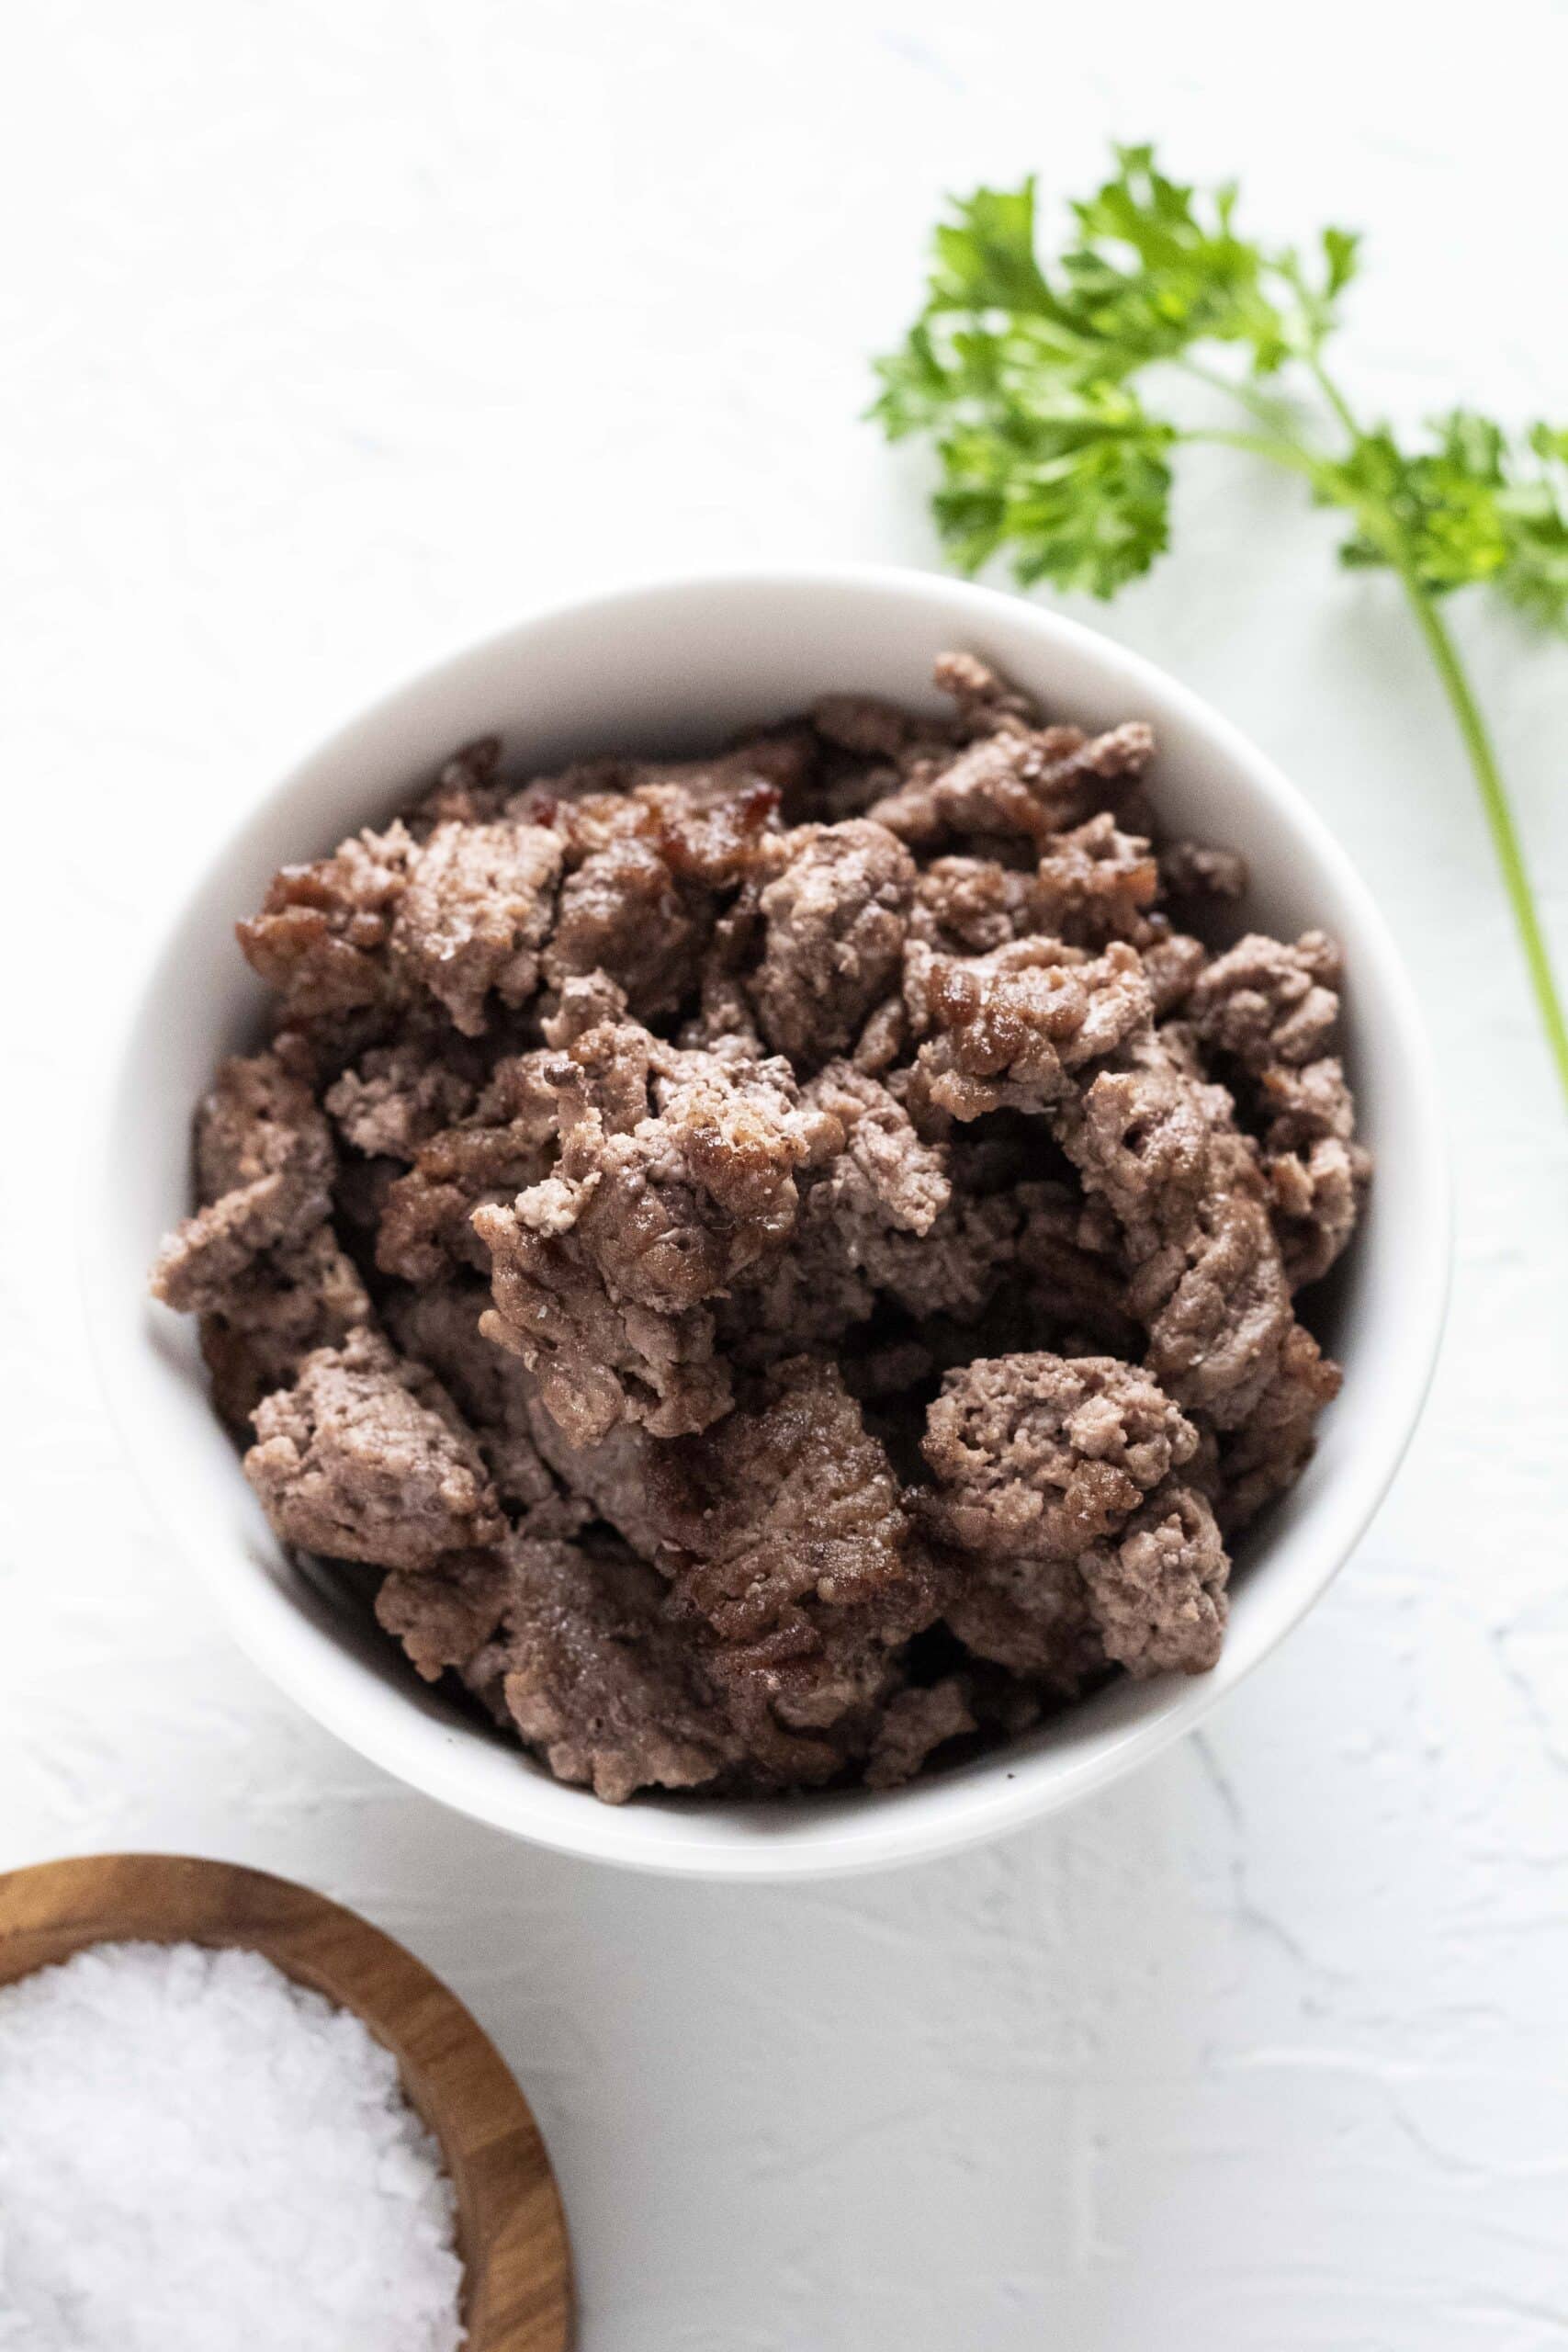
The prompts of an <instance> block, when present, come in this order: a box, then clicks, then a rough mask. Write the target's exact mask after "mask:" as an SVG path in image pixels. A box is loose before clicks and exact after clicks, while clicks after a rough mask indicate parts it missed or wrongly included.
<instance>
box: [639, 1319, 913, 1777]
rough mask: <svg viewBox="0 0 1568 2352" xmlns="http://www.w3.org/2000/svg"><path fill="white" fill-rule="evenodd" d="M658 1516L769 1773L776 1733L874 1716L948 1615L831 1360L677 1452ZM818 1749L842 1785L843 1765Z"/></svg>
mask: <svg viewBox="0 0 1568 2352" xmlns="http://www.w3.org/2000/svg"><path fill="white" fill-rule="evenodd" d="M655 1507H656V1510H657V1512H658V1515H659V1518H660V1524H661V1527H662V1529H663V1531H664V1534H665V1538H666V1543H667V1546H668V1548H667V1549H666V1550H665V1551H664V1552H663V1554H662V1555H661V1557H660V1565H661V1566H663V1567H664V1568H665V1569H666V1570H667V1571H668V1572H669V1573H670V1575H671V1577H672V1585H671V1605H672V1607H673V1608H674V1610H675V1611H677V1613H678V1614H679V1615H680V1616H681V1617H682V1619H683V1620H685V1621H686V1622H687V1623H690V1624H692V1625H693V1626H694V1629H695V1630H696V1631H697V1632H698V1634H700V1637H701V1644H702V1648H703V1655H704V1657H705V1664H706V1669H707V1671H708V1672H709V1673H710V1674H711V1675H714V1676H715V1677H716V1678H717V1679H718V1681H719V1684H720V1687H721V1688H722V1689H723V1690H724V1691H725V1693H726V1697H727V1701H728V1703H729V1705H730V1706H731V1708H732V1710H733V1711H736V1719H737V1721H738V1723H739V1726H740V1728H741V1730H742V1732H743V1734H744V1736H746V1737H747V1739H748V1743H749V1745H751V1746H752V1747H753V1748H754V1749H756V1748H757V1747H758V1745H759V1743H761V1747H762V1749H763V1753H762V1754H761V1766H762V1769H764V1770H766V1769H768V1757H767V1753H766V1749H767V1746H768V1724H769V1722H770V1720H771V1722H772V1724H773V1725H774V1726H776V1727H778V1729H779V1730H780V1731H781V1732H782V1733H784V1734H793V1733H804V1734H806V1735H808V1736H809V1735H812V1734H823V1733H828V1732H830V1731H831V1730H832V1729H833V1727H834V1726H835V1725H836V1724H841V1723H842V1722H843V1721H844V1719H845V1718H846V1717H848V1716H850V1715H851V1714H852V1713H854V1712H855V1711H856V1710H862V1709H864V1708H866V1707H867V1706H870V1705H873V1704H874V1703H875V1702H876V1701H877V1699H878V1698H879V1697H880V1696H882V1695H883V1693H884V1692H885V1691H886V1686H887V1682H888V1679H889V1673H890V1666H891V1656H892V1653H893V1652H894V1651H895V1650H896V1649H897V1646H898V1645H901V1644H902V1643H904V1642H907V1641H908V1639H909V1638H910V1636H911V1635H912V1634H915V1633H918V1632H919V1631H920V1630H921V1629H922V1628H923V1627H924V1626H926V1625H928V1624H930V1623H931V1622H932V1621H933V1619H934V1618H935V1617H936V1616H937V1615H938V1614H939V1613H940V1609H941V1601H942V1580H941V1578H940V1576H939V1574H938V1571H937V1567H936V1564H935V1563H934V1561H933V1560H932V1558H931V1555H930V1554H929V1552H928V1551H927V1549H926V1547H925V1545H924V1544H922V1543H921V1541H920V1539H919V1536H918V1534H917V1533H916V1532H915V1530H914V1528H913V1526H912V1524H911V1522H910V1521H909V1518H908V1513H907V1512H906V1510H905V1509H904V1506H903V1503H902V1500H901V1498H900V1495H899V1489H898V1482H897V1478H896V1477H895V1476H894V1475H893V1472H892V1468H891V1466H890V1464H889V1463H888V1460H887V1456H886V1453H885V1452H884V1450H883V1448H882V1447H881V1446H880V1445H879V1444H878V1443H877V1442H876V1441H875V1439H874V1438H873V1437H871V1436H870V1435H868V1433H867V1431H866V1430H865V1427H864V1424H863V1420H862V1418H861V1410H860V1408H859V1406H858V1405H857V1404H856V1403H855V1402H854V1399H853V1398H852V1397H851V1396H850V1395H849V1394H848V1392H847V1390H846V1389H845V1387H844V1384H843V1381H842V1379H841V1377H840V1374H839V1373H838V1371H837V1369H836V1367H834V1366H833V1365H831V1364H829V1363H826V1362H824V1361H822V1360H820V1359H818V1358H815V1357H809V1356H800V1357H795V1358H793V1359H792V1360H791V1361H790V1362H788V1363H782V1364H780V1365H778V1366H777V1367H776V1369H775V1370H774V1371H773V1372H772V1373H771V1374H768V1375H767V1378H766V1380H765V1381H764V1383H763V1385H762V1388H761V1397H760V1401H759V1402H757V1403H756V1404H754V1405H750V1406H748V1407H746V1408H742V1409H739V1410H738V1411H736V1412H733V1413H731V1414H730V1415H729V1416H728V1419H725V1420H723V1421H721V1422H720V1423H719V1424H718V1425H717V1427H716V1428H715V1429H713V1430H709V1431H708V1432H707V1433H706V1435H705V1436H703V1437H698V1438H691V1439H687V1440H685V1441H683V1442H682V1443H680V1444H679V1445H675V1446H671V1447H668V1448H666V1449H664V1450H663V1453H662V1454H661V1456H660V1462H659V1464H658V1469H657V1472H656V1486H655ZM817 1748H818V1767H817V1770H819V1771H822V1772H823V1773H824V1775H830V1773H831V1771H832V1770H834V1769H836V1766H837V1763H838V1761H839V1755H840V1751H837V1750H835V1749H834V1747H833V1743H832V1742H830V1741H829V1742H826V1743H824V1742H821V1741H818V1743H817ZM796 1760H797V1762H799V1763H802V1764H804V1763H806V1757H805V1753H804V1750H803V1751H802V1754H801V1755H800V1757H799V1758H797V1759H796ZM807 1775H808V1776H811V1777H815V1773H813V1772H812V1771H811V1769H810V1767H809V1766H807Z"/></svg>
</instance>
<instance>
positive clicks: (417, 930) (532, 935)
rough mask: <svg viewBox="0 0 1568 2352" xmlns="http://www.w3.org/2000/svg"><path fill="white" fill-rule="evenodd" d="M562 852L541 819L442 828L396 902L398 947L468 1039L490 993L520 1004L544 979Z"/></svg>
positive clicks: (478, 1025)
mask: <svg viewBox="0 0 1568 2352" xmlns="http://www.w3.org/2000/svg"><path fill="white" fill-rule="evenodd" d="M560 871H561V849H560V843H559V842H558V840H557V839H556V837H555V835H554V834H553V833H552V832H550V831H547V829H546V828H545V827H544V826H542V825H520V824H506V823H502V824H493V825H476V824H465V823H463V822H461V821H458V820H453V821H451V822H449V823H446V824H443V825H437V827H436V828H435V831H434V833H432V835H431V837H430V839H429V841H428V842H426V843H425V845H424V847H423V850H421V852H420V854H419V856H418V858H417V860H416V862H415V864H414V867H413V872H412V876H410V879H409V882H408V885H407V887H406V888H405V889H404V891H403V893H402V896H401V899H400V901H399V905H398V910H397V915H396V919H395V920H394V922H393V925H392V953H393V955H394V956H395V957H397V958H398V960H399V961H400V963H401V964H402V965H403V966H404V967H405V968H406V969H407V970H408V972H409V973H410V974H411V975H412V978H414V979H415V980H417V981H418V982H419V983H420V985H421V986H422V987H423V988H425V989H428V990H429V991H430V993H431V995H432V996H433V997H434V998H435V999H436V1001H438V1002H439V1003H441V1004H443V1005H445V1007H446V1011H447V1012H449V1013H450V1015H451V1017H452V1020H453V1021H454V1023H456V1024H457V1028H459V1029H460V1030H461V1031H462V1032H463V1034H464V1035H465V1036H469V1037H477V1036H478V1035H479V1032H480V1031H481V1030H482V1029H483V1028H484V1026H485V1013H486V1006H487V1002H488V1000H489V998H490V995H491V990H492V989H493V991H494V992H495V994H496V995H497V996H498V997H499V998H500V999H501V1001H502V1004H504V1005H508V1006H510V1007H512V1008H513V1010H515V1008H516V1007H518V1006H519V1005H523V1004H526V1003H527V1001H528V999H529V998H530V997H531V996H532V995H533V993H534V990H535V989H536V986H537V985H538V978H539V954H540V950H541V948H542V947H543V945H544V943H545V939H546V937H547V933H548V932H549V928H550V920H551V917H552V915H553V914H554V911H555V896H556V886H557V884H558V881H559V879H560Z"/></svg>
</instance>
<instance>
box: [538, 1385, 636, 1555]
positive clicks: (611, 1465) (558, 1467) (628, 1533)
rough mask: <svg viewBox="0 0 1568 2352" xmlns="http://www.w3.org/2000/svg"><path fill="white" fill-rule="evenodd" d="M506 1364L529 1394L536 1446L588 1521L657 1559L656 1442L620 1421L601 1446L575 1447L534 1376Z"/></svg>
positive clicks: (627, 1423)
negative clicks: (542, 1396)
mask: <svg viewBox="0 0 1568 2352" xmlns="http://www.w3.org/2000/svg"><path fill="white" fill-rule="evenodd" d="M507 1361H508V1362H509V1363H512V1365H513V1369H514V1372H515V1374H516V1377H517V1379H518V1381H519V1382H520V1383H521V1384H522V1385H523V1386H524V1387H525V1391H526V1394H527V1400H528V1405H527V1410H528V1427H529V1430H531V1431H532V1433H533V1438H534V1442H535V1444H536V1446H537V1448H538V1451H539V1453H540V1454H541V1455H542V1456H543V1458H544V1460H545V1461H546V1462H547V1463H548V1464H549V1466H550V1468H551V1469H552V1470H553V1471H554V1473H555V1475H556V1476H557V1477H558V1479H559V1481H560V1483H561V1486H562V1487H563V1488H564V1489H565V1491H566V1492H567V1493H568V1494H569V1495H570V1496H572V1497H574V1498H576V1499H577V1501H578V1504H579V1507H580V1508H581V1510H582V1511H583V1513H584V1514H585V1515H588V1516H592V1518H595V1519H602V1520H604V1521H605V1523H606V1525H608V1526H610V1527H613V1528H614V1529H615V1532H616V1534H617V1535H619V1536H620V1537H621V1538H622V1539H623V1541H624V1542H626V1544H630V1546H631V1548H632V1550H633V1551H634V1552H636V1553H637V1555H638V1556H639V1557H640V1558H642V1559H645V1560H651V1559H653V1558H654V1557H655V1555H657V1553H658V1550H659V1546H660V1541H661V1538H660V1531H659V1523H658V1521H657V1519H656V1517H655V1515H654V1511H653V1508H652V1502H651V1499H650V1498H651V1488H652V1479H653V1466H654V1463H655V1460H656V1458H657V1457H656V1454H655V1451H654V1447H655V1441H654V1440H653V1439H652V1438H650V1437H649V1434H648V1432H647V1430H642V1429H638V1428H637V1426H636V1425H635V1424H634V1423H633V1422H630V1421H619V1422H617V1423H616V1425H615V1428H614V1429H613V1430H611V1431H610V1433H609V1435H608V1436H607V1437H603V1438H601V1439H600V1440H599V1442H598V1443H597V1444H596V1445H573V1444H572V1443H571V1442H570V1440H569V1439H568V1437H567V1434H566V1432H565V1430H563V1429H562V1428H561V1425H560V1423H559V1422H558V1420H557V1419H556V1417H555V1415H554V1414H553V1413H550V1412H547V1410H546V1409H545V1407H544V1404H543V1403H542V1401H541V1399H540V1397H539V1392H538V1388H537V1385H536V1383H535V1380H534V1376H533V1374H531V1373H529V1372H527V1371H525V1368H524V1366H523V1365H522V1364H521V1363H518V1361H517V1359H516V1358H515V1357H514V1356H513V1357H509V1358H508V1359H507Z"/></svg>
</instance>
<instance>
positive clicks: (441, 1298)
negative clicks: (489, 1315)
mask: <svg viewBox="0 0 1568 2352" xmlns="http://www.w3.org/2000/svg"><path fill="white" fill-rule="evenodd" d="M489 1305H490V1293H489V1291H488V1290H487V1289H486V1288H485V1285H484V1284H483V1283H481V1282H479V1281H476V1280H473V1279H471V1278H463V1277H459V1278H457V1279H456V1280H453V1281H451V1282H446V1283H434V1284H433V1285H432V1286H431V1287H430V1288H428V1289H426V1290H417V1291H404V1292H401V1293H400V1295H398V1296H396V1297H395V1298H392V1299H389V1301H388V1303H387V1306H386V1310H385V1312H386V1319H387V1328H388V1329H389V1331H390V1332H391V1335H392V1337H393V1339H394V1340H396V1342H397V1344H398V1346H399V1347H400V1349H401V1351H402V1352H403V1353H404V1355H406V1356H408V1357H410V1358H411V1359H412V1361H413V1362H414V1363H423V1364H428V1366H429V1367H430V1369H431V1371H432V1372H434V1374H435V1375H436V1378H437V1379H438V1380H439V1381H440V1382H441V1385H442V1386H443V1387H444V1388H445V1389H446V1393H447V1395H448V1396H449V1397H451V1398H452V1400H453V1402H454V1404H456V1405H457V1408H458V1410H459V1411H460V1412H461V1413H462V1415H463V1417H464V1419H466V1420H467V1421H468V1424H469V1426H470V1427H471V1428H472V1430H473V1432H474V1435H475V1437H476V1438H477V1439H478V1441H479V1451H480V1453H482V1454H483V1456H484V1459H485V1464H486V1467H487V1468H488V1469H489V1471H490V1474H491V1477H492V1478H493V1479H494V1481H495V1487H496V1492H497V1493H498V1494H499V1495H500V1497H501V1498H502V1502H504V1503H505V1504H506V1505H507V1506H508V1508H509V1510H511V1511H512V1512H513V1514H514V1515H515V1516H518V1517H520V1518H521V1520H522V1521H523V1524H524V1526H525V1530H526V1532H528V1533H529V1534H531V1535H570V1534H573V1533H575V1532H576V1531H577V1529H578V1528H580V1527H581V1526H582V1525H583V1524H584V1522H585V1521H587V1520H588V1519H590V1518H591V1517H592V1510H591V1509H590V1506H589V1503H588V1501H587V1500H586V1499H585V1495H584V1490H583V1489H582V1488H581V1487H578V1488H576V1489H572V1488H570V1487H569V1488H563V1487H560V1486H558V1484H557V1482H556V1480H555V1478H554V1477H553V1476H552V1475H551V1470H550V1466H549V1464H547V1460H546V1458H545V1453H544V1450H543V1449H542V1448H541V1447H539V1446H538V1445H536V1443H535V1397H534V1386H533V1382H532V1380H531V1379H530V1377H529V1375H528V1374H527V1372H526V1371H525V1368H524V1367H523V1365H522V1364H521V1363H519V1362H518V1360H517V1358H516V1357H515V1356H514V1355H511V1354H509V1353H508V1351H506V1349H504V1348H498V1347H497V1346H496V1344H495V1342H494V1341H493V1340H487V1339H486V1338H485V1336H484V1334H483V1332H482V1331H481V1330H480V1329H479V1320H480V1317H482V1316H483V1314H484V1312H485V1310H486V1308H487V1307H488V1306H489Z"/></svg>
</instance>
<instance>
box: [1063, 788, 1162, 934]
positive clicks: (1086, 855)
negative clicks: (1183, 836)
mask: <svg viewBox="0 0 1568 2352" xmlns="http://www.w3.org/2000/svg"><path fill="white" fill-rule="evenodd" d="M1158 895H1159V869H1158V868H1157V866H1156V864H1155V861H1154V855H1153V853H1152V851H1151V850H1150V847H1149V844H1148V842H1146V841H1145V840H1144V839H1143V837H1142V835H1141V834H1137V833H1123V832H1119V831H1117V827H1116V820H1115V819H1114V818H1113V817H1111V816H1109V815H1107V814H1105V813H1103V812H1102V813H1101V814H1100V816H1098V817H1091V818H1090V819H1089V821H1088V823H1087V824H1083V825H1079V826H1077V829H1076V830H1075V831H1072V832H1070V833H1057V834H1055V836H1054V837H1053V838H1052V839H1051V840H1050V841H1048V842H1045V844H1044V854H1043V857H1042V858H1041V860H1040V864H1039V866H1038V868H1037V870H1036V874H1035V926H1034V927H1035V929H1036V930H1039V931H1043V932H1045V933H1048V934H1049V935H1050V936H1051V937H1052V938H1053V939H1065V940H1067V941H1068V942H1069V943H1070V944H1072V945H1073V946H1075V947H1103V946H1104V945H1105V944H1106V943H1107V941H1109V940H1112V939H1128V940H1131V941H1132V943H1133V944H1134V947H1144V946H1146V945H1148V944H1150V943H1151V942H1152V941H1153V940H1154V939H1156V938H1157V937H1159V936H1160V935H1161V933H1162V931H1163V929H1164V925H1163V923H1162V922H1160V921H1159V920H1157V919H1156V918H1154V917H1153V916H1152V915H1151V911H1150V910H1151V909H1152V908H1153V906H1154V904H1155V900H1156V898H1157V897H1158Z"/></svg>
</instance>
